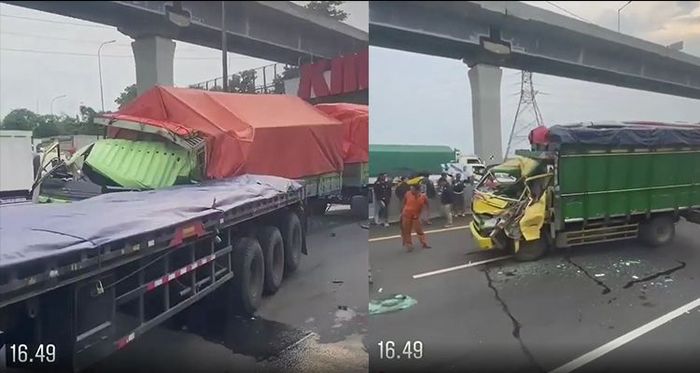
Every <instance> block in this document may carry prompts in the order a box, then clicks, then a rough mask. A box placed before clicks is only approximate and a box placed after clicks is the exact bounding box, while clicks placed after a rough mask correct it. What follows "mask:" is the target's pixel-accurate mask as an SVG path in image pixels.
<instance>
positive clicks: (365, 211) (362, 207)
mask: <svg viewBox="0 0 700 373" xmlns="http://www.w3.org/2000/svg"><path fill="white" fill-rule="evenodd" d="M350 212H351V213H352V215H353V216H355V217H357V218H360V219H367V217H368V216H369V200H368V199H367V196H363V195H357V196H352V198H350Z"/></svg>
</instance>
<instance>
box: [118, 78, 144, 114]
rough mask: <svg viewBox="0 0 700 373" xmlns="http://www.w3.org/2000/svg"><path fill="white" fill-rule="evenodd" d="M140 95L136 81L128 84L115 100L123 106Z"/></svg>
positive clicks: (120, 106)
mask: <svg viewBox="0 0 700 373" xmlns="http://www.w3.org/2000/svg"><path fill="white" fill-rule="evenodd" d="M137 96H138V95H137V94H136V83H134V84H132V85H129V86H126V88H124V91H123V92H122V93H121V94H120V95H119V97H117V99H116V100H114V102H115V103H116V104H117V105H119V108H120V109H121V108H123V107H124V106H125V105H126V104H128V103H129V102H131V101H133V100H134V99H135V98H136V97H137Z"/></svg>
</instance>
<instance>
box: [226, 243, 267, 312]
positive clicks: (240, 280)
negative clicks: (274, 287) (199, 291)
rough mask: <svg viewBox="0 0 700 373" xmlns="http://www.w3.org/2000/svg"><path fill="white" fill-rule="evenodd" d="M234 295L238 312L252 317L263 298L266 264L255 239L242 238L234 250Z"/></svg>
mask: <svg viewBox="0 0 700 373" xmlns="http://www.w3.org/2000/svg"><path fill="white" fill-rule="evenodd" d="M233 260H234V263H233V271H234V272H233V276H234V277H233V283H232V284H233V286H232V288H231V289H232V290H233V294H232V299H233V301H234V306H235V309H236V311H238V312H240V313H243V314H245V315H252V314H253V313H255V310H257V309H258V306H259V305H260V300H261V298H262V291H263V284H264V276H265V262H264V260H263V253H262V249H261V248H260V244H259V243H258V241H257V240H256V239H255V238H250V237H242V238H241V239H240V240H238V242H236V244H235V246H234V248H233Z"/></svg>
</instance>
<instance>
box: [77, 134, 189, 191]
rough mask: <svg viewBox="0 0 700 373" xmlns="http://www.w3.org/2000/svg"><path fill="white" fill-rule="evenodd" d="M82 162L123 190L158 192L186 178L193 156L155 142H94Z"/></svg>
mask: <svg viewBox="0 0 700 373" xmlns="http://www.w3.org/2000/svg"><path fill="white" fill-rule="evenodd" d="M85 162H86V163H87V164H88V165H90V166H91V167H92V168H93V169H94V170H95V171H97V172H98V173H100V174H101V175H103V176H106V177H108V178H109V179H111V180H113V181H114V182H116V183H118V184H119V185H121V186H122V187H125V188H133V189H158V188H164V187H169V186H172V185H174V184H175V182H176V181H177V180H178V178H183V179H184V178H189V177H190V175H191V174H192V172H193V170H194V168H195V159H194V156H193V155H191V154H190V153H189V152H187V151H186V150H185V149H182V148H180V147H177V146H175V145H171V144H166V143H162V142H156V141H131V140H123V139H105V140H100V141H97V142H96V143H95V144H94V146H93V147H92V149H91V150H90V154H89V155H88V157H87V159H86V160H85Z"/></svg>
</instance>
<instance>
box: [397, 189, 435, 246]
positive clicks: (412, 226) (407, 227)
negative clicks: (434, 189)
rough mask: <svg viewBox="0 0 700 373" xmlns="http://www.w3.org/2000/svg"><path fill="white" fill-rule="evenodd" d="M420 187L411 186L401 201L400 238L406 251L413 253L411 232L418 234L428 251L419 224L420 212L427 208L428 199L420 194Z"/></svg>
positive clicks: (421, 227)
mask: <svg viewBox="0 0 700 373" xmlns="http://www.w3.org/2000/svg"><path fill="white" fill-rule="evenodd" d="M419 188H420V186H419V185H416V184H413V185H411V190H409V191H408V192H406V194H405V195H404V199H403V209H402V210H401V238H402V240H403V247H404V249H406V251H413V240H412V239H411V232H413V231H415V232H416V234H418V239H419V240H420V243H421V245H422V246H423V248H424V249H429V248H430V245H428V241H427V240H426V239H425V233H424V232H423V226H422V224H421V222H420V213H421V210H423V209H424V208H426V207H427V205H428V197H426V195H425V194H424V193H421V192H420V189H419Z"/></svg>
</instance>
